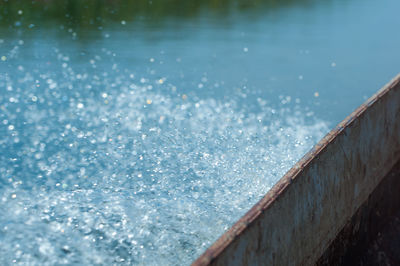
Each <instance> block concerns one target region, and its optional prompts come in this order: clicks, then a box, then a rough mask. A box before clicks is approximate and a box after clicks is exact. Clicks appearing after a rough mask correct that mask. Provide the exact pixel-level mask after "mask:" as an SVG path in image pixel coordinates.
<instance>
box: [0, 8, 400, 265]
mask: <svg viewBox="0 0 400 266" xmlns="http://www.w3.org/2000/svg"><path fill="white" fill-rule="evenodd" d="M66 2H68V3H69V5H65V6H63V5H60V6H59V7H58V8H57V9H54V10H61V11H57V12H61V15H60V13H51V12H53V11H52V10H53V9H52V1H48V2H43V3H40V2H35V1H34V2H30V1H26V3H25V4H24V1H20V2H18V3H17V4H15V3H11V2H9V1H3V2H0V8H2V9H1V10H2V11H0V22H1V23H0V264H2V265H14V264H18V265H27V264H28V265H56V264H57V265H58V264H68V265H71V264H72V265H112V264H116V265H117V264H118V265H119V264H121V265H132V264H139V265H182V264H184V265H185V264H189V263H190V262H191V261H192V260H194V259H195V258H196V257H197V256H199V255H200V254H201V253H202V252H203V251H204V250H205V249H206V248H207V247H208V246H209V245H210V244H211V243H212V242H213V241H215V240H216V239H217V238H218V236H220V235H221V234H222V233H223V232H224V231H225V230H226V229H228V228H229V226H231V225H232V224H233V223H234V222H235V221H236V220H237V219H238V218H240V216H242V215H243V214H244V213H245V212H246V211H247V210H248V209H249V208H250V207H251V206H252V205H253V204H254V203H256V202H257V201H258V200H259V199H260V198H261V197H262V196H263V195H264V194H265V193H266V192H267V191H268V190H269V189H270V188H271V187H272V186H273V184H274V183H275V182H276V181H277V180H278V179H279V178H280V177H281V176H282V175H283V174H284V173H285V172H286V171H287V170H288V169H289V168H290V167H291V166H292V165H293V164H294V163H295V162H296V161H297V160H298V159H300V158H301V157H302V156H303V155H304V154H305V152H307V151H308V150H309V149H310V148H311V147H312V145H314V144H315V143H316V142H317V141H318V140H319V139H320V138H321V137H323V135H324V134H325V133H327V132H328V131H329V129H331V128H333V127H334V126H335V125H336V123H338V122H339V121H340V120H342V119H343V118H344V117H345V116H346V115H347V114H349V113H350V112H351V111H353V110H354V109H355V108H356V107H357V106H358V105H359V104H361V103H362V102H363V101H365V99H366V98H368V97H369V96H371V95H372V94H373V93H374V92H375V91H376V90H377V89H378V88H379V87H381V86H382V85H383V84H385V83H386V82H388V81H389V80H390V78H391V77H393V76H394V75H395V74H396V73H397V72H398V71H399V70H400V61H399V60H398V56H397V55H398V47H400V35H399V34H397V31H398V28H399V26H400V21H399V19H398V16H397V10H398V8H399V7H400V2H398V1H396V0H383V1H374V0H366V1H365V0H364V1H361V0H349V1H344V0H327V1H311V0H309V1H307V0H299V1H289V0H288V1H282V3H281V4H279V5H278V4H274V3H273V2H274V1H266V2H265V3H260V2H257V1H254V2H250V4H249V6H242V4H243V3H242V2H241V1H233V0H232V1H225V2H223V6H222V7H220V9H218V8H215V9H214V8H212V7H211V6H203V5H204V4H200V3H193V6H189V7H186V6H183V4H182V3H181V4H182V5H181V4H179V5H178V4H176V5H175V8H171V7H170V9H166V8H167V7H165V6H164V5H163V4H162V3H161V2H159V1H154V2H155V4H154V5H152V4H149V3H147V2H146V5H145V8H143V9H139V8H138V10H140V12H139V11H138V12H137V13H129V12H131V9H129V8H130V5H128V4H126V3H130V2H129V1H125V2H124V1H121V2H120V3H119V5H121V6H122V7H124V8H121V6H118V3H117V4H115V5H111V4H110V5H111V6H107V5H105V6H103V7H100V9H98V11H96V12H100V13H99V14H102V15H96V16H93V18H92V17H90V14H92V13H93V12H94V11H93V12H92V11H91V10H92V9H91V8H92V7H90V6H88V7H87V8H86V6H85V5H78V6H79V7H78V8H76V7H75V9H74V8H73V6H71V5H70V4H71V3H73V2H74V1H66ZM89 2H90V3H92V4H93V3H100V2H101V1H86V2H85V3H89ZM139 2H143V1H138V3H139ZM177 2H179V1H177ZM205 2H207V1H205ZM124 5H126V6H124ZM147 5H148V6H147ZM85 8H86V9H87V10H88V11H85V12H87V13H84V11H82V10H84V9H85ZM135 8H136V6H135V5H133V9H132V10H136V9H135ZM186 8H187V9H186ZM124 9H126V10H128V11H126V12H125V13H124V12H123V11H124ZM73 10H75V11H73ZM76 10H78V11H79V12H81V13H79V12H78V11H76ZM93 10H94V9H93ZM99 10H100V11H99ZM163 10H164V11H163ZM180 10H181V12H180ZM189 11H190V12H189ZM54 12H56V11H54ZM74 12H78V13H79V14H80V15H76V13H74ZM91 12H92V13H91ZM132 12H133V11H132ZM82 14H83V15H82ZM78 18H79V19H80V20H78ZM271 230H273V229H271Z"/></svg>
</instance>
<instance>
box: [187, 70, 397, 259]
mask: <svg viewBox="0 0 400 266" xmlns="http://www.w3.org/2000/svg"><path fill="white" fill-rule="evenodd" d="M399 159H400V75H399V76H397V77H396V78H395V79H394V80H392V81H391V82H390V83H389V84H388V85H386V86H385V87H384V88H382V89H381V90H380V91H378V92H377V93H376V94H375V95H374V96H372V97H371V98H370V99H369V100H367V102H365V103H364V104H362V105H361V106H360V107H359V108H358V109H356V110H355V111H354V112H353V113H352V114H351V115H349V116H348V117H347V118H346V119H345V120H344V121H343V122H341V123H340V124H339V125H338V126H337V127H336V128H335V129H334V130H332V131H331V132H330V133H328V134H327V135H326V136H325V137H324V138H323V139H322V140H321V141H320V142H319V143H318V144H317V145H316V146H315V147H314V148H313V149H312V150H311V151H310V152H309V153H308V154H306V155H305V156H304V157H303V158H302V159H301V160H300V161H299V162H298V163H297V164H296V165H295V166H294V167H293V168H292V169H291V170H289V171H288V173H287V174H286V175H285V176H284V177H282V178H281V180H280V181H279V182H278V183H277V184H276V185H275V186H274V187H273V188H272V189H271V190H270V191H269V192H268V193H267V194H266V195H265V197H264V198H263V199H261V200H260V201H259V202H258V203H257V204H256V205H255V206H253V207H252V208H251V210H250V211H249V212H248V213H247V214H246V215H245V216H244V217H242V218H241V219H240V220H239V221H238V222H237V223H236V224H235V225H234V226H233V227H231V228H230V229H229V230H228V231H227V232H226V233H225V234H223V235H222V236H221V237H220V238H219V239H218V240H217V241H216V242H215V243H214V244H213V245H212V246H211V247H210V248H209V249H208V250H207V251H206V252H205V253H204V254H203V255H202V256H200V257H199V258H198V259H197V260H196V261H195V262H194V263H193V265H209V264H211V265H312V264H315V263H316V262H317V260H318V259H319V258H320V257H321V256H322V255H323V253H324V251H325V250H326V249H327V248H328V247H329V246H330V244H331V243H332V242H333V240H334V239H335V237H336V236H337V235H338V233H339V232H340V231H341V230H342V228H343V227H344V226H345V225H346V223H347V222H348V221H349V220H350V219H351V217H352V216H353V214H354V213H355V212H356V211H357V210H358V209H359V207H360V206H361V205H362V204H363V203H364V202H365V201H366V200H367V198H368V196H369V195H370V194H371V192H372V191H373V190H374V189H375V187H376V186H377V185H378V184H379V183H380V182H381V180H382V179H383V178H384V176H385V175H386V174H387V173H388V172H389V171H390V169H392V167H393V166H394V165H395V163H396V162H397V161H398V160H399Z"/></svg>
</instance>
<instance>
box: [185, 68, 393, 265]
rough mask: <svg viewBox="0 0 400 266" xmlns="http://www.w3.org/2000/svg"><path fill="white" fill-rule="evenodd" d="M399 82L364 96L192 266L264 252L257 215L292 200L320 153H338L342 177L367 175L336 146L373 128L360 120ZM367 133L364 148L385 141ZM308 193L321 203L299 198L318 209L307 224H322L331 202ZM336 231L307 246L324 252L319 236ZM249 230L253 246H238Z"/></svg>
mask: <svg viewBox="0 0 400 266" xmlns="http://www.w3.org/2000/svg"><path fill="white" fill-rule="evenodd" d="M399 84H400V75H398V76H397V77H396V78H394V79H393V80H392V81H391V82H390V83H389V84H388V85H386V86H384V87H383V88H382V89H381V90H379V91H378V92H377V93H376V94H374V95H373V96H372V97H371V98H369V99H368V100H367V101H366V102H365V103H364V104H362V105H361V106H360V107H358V108H357V109H356V110H355V111H354V112H352V113H351V114H350V115H349V116H348V117H347V118H346V119H344V120H343V121H342V122H341V123H339V124H338V125H337V126H336V127H335V128H334V129H333V130H331V131H330V132H329V133H328V134H327V135H326V136H325V137H324V138H323V139H322V140H321V141H320V142H319V143H318V144H316V145H315V146H314V147H313V148H312V149H311V151H309V152H308V153H307V154H306V155H305V156H304V157H303V158H302V159H300V160H299V162H297V163H296V165H294V166H293V167H292V168H291V169H290V170H289V171H288V172H287V173H286V174H285V175H284V176H283V177H282V178H281V179H280V180H279V181H278V182H277V183H276V184H275V185H274V186H273V187H272V188H271V190H270V191H269V192H268V193H267V194H266V195H265V196H264V197H263V198H262V199H261V200H260V201H259V202H258V203H256V204H255V205H254V206H253V207H252V208H251V209H250V210H249V211H248V212H247V213H246V214H245V215H244V216H243V217H242V218H240V219H239V221H238V222H236V223H235V225H233V226H232V227H231V228H230V229H229V230H228V231H227V232H225V233H224V234H223V235H222V236H221V237H220V238H219V239H218V240H217V241H216V242H215V243H214V244H213V245H212V246H211V247H210V248H208V249H207V250H206V251H205V252H204V253H203V254H202V255H201V256H200V257H199V258H198V259H197V260H196V261H194V262H193V264H192V265H194V266H200V265H209V264H214V263H216V264H227V261H226V260H224V258H222V254H223V253H224V252H231V253H229V257H230V259H231V261H233V260H234V261H235V264H241V265H246V264H250V263H251V261H252V260H253V259H256V258H254V257H252V256H254V254H253V253H252V252H253V251H252V250H251V249H252V247H254V249H255V250H257V254H258V253H261V250H265V249H263V247H262V243H263V240H265V239H263V235H262V234H263V233H265V232H266V230H268V229H269V228H265V226H266V225H263V223H262V222H261V217H262V216H263V217H265V215H268V214H270V213H269V212H273V213H271V214H270V215H271V216H272V215H274V214H275V213H276V212H277V211H276V210H275V209H274V210H272V209H273V208H272V207H274V205H277V204H278V203H277V201H285V200H286V198H293V197H294V196H293V195H291V194H290V193H292V194H293V193H296V191H295V190H293V189H291V190H290V189H289V188H290V187H291V186H292V185H299V184H300V183H299V184H295V181H296V180H297V179H299V178H300V179H304V178H306V177H307V175H310V174H316V173H318V171H317V172H315V171H314V170H312V169H311V168H313V169H314V168H315V167H317V168H318V167H319V166H318V165H317V163H314V162H315V161H317V160H318V158H319V157H321V156H322V155H325V157H326V156H328V155H330V154H324V153H328V152H332V151H336V150H335V149H340V153H338V155H335V154H332V156H333V157H332V159H337V160H339V159H340V158H335V157H334V156H341V154H343V155H345V157H346V158H345V159H344V162H343V166H345V168H346V169H344V170H343V171H344V173H347V174H346V175H345V176H344V177H341V178H347V179H350V178H351V174H352V173H356V171H361V172H362V173H366V171H367V170H366V168H365V167H366V166H365V165H364V164H363V162H362V160H361V157H360V155H359V156H358V157H352V156H353V155H352V154H353V153H350V154H346V152H345V150H344V147H338V148H336V146H340V145H342V143H341V142H343V143H346V144H347V145H350V144H349V143H348V141H350V140H347V139H346V138H345V137H347V136H346V135H347V134H348V132H349V133H350V134H353V135H354V134H355V133H353V132H352V130H353V131H354V132H356V131H357V130H358V131H360V132H361V126H363V127H364V128H365V127H368V126H369V127H373V124H374V123H379V121H374V120H373V119H371V118H370V117H366V118H365V117H364V116H366V112H367V111H368V110H369V109H371V108H373V106H376V105H377V104H379V102H381V101H382V100H383V99H385V100H386V101H388V100H390V99H389V96H388V94H390V93H391V92H392V93H396V95H399V94H400V85H399ZM394 90H396V91H395V92H393V91H394ZM397 97H398V98H399V99H400V96H397ZM399 105H400V102H398V103H397V107H396V108H397V110H396V112H397V113H399V112H400V107H399ZM383 111H385V112H386V110H383ZM390 111H393V110H389V111H387V112H390ZM371 112H372V111H371ZM371 112H370V113H371ZM370 116H371V117H372V118H374V117H375V116H373V115H370ZM361 119H363V120H362V122H363V124H362V125H361V126H360V121H361ZM357 123H358V124H357ZM384 125H385V127H388V126H389V125H388V123H384ZM392 126H394V127H398V129H400V126H398V125H397V124H393V125H392ZM358 131H357V132H358ZM386 131H388V129H386ZM368 133H369V132H361V133H360V134H364V135H366V136H367V137H370V138H371V140H369V139H367V142H368V141H369V142H368V143H366V144H365V145H368V144H371V145H372V144H375V145H377V142H379V141H381V142H382V141H383V142H384V140H382V139H379V138H381V137H380V136H372V135H371V136H368ZM353 135H352V136H353ZM364 135H363V137H364ZM339 136H343V138H340V140H338V137H339ZM376 139H377V140H376ZM352 141H359V140H357V139H352ZM335 142H336V143H335ZM337 143H338V144H337ZM336 144H337V145H336ZM397 144H398V145H399V142H398V141H397ZM386 145H390V144H386ZM328 147H329V148H330V150H329V151H328V150H327V149H328ZM359 147H360V151H359V152H362V149H363V145H361V144H359ZM370 148H371V147H370ZM372 148H375V147H372ZM397 148H398V147H396V149H397ZM398 150H400V149H398ZM395 151H396V152H397V150H395ZM397 154H398V156H400V152H397ZM376 155H377V156H379V154H376ZM348 156H349V157H348ZM361 156H363V155H362V154H361ZM386 157H387V156H386ZM394 159H395V158H393V160H394ZM375 161H376V158H375ZM323 163H325V161H323ZM390 163H392V162H388V163H387V166H386V164H383V165H384V166H385V167H389V166H390ZM392 164H393V163H392ZM320 167H326V168H327V169H331V170H334V169H333V168H332V166H329V165H327V164H326V163H325V164H324V165H321V166H320ZM368 167H369V168H368V171H369V172H368V173H379V169H374V165H368ZM390 167H391V166H390ZM381 171H382V170H381ZM346 176H347V177H346ZM347 179H343V180H347ZM343 180H342V179H338V180H336V179H334V180H333V181H332V180H330V181H329V182H333V183H331V185H332V184H333V185H337V184H342V183H343V182H345V181H343ZM313 182H322V183H321V184H319V185H318V186H323V185H324V182H328V181H326V180H324V179H323V178H321V180H314V181H313ZM340 182H342V183H340ZM346 182H350V181H346ZM303 183H304V182H303ZM306 184H307V183H306ZM343 184H345V183H343ZM346 184H347V183H346ZM371 184H372V183H371ZM371 184H367V186H373V185H371ZM313 185H314V186H316V185H315V184H313ZM340 188H341V187H340ZM368 188H369V189H371V188H370V187H368ZM303 189H306V188H303ZM289 190H290V191H289ZM344 191H345V192H346V193H344V192H342V191H338V192H337V193H339V194H340V196H341V197H342V198H343V200H352V197H354V198H355V199H357V200H358V198H357V197H358V196H357V193H360V192H359V191H357V186H354V187H348V188H345V189H344ZM288 193H289V194H290V195H289V194H288ZM299 193H300V192H299ZM310 193H311V192H310ZM313 193H314V194H312V196H315V197H321V199H320V200H321V201H320V202H313V200H312V198H310V199H306V200H304V202H306V204H308V205H307V206H306V207H305V208H314V209H315V208H317V209H318V210H319V216H317V215H315V213H314V212H313V213H311V214H309V215H308V216H307V217H309V218H310V221H312V222H315V221H316V220H318V219H319V220H320V222H321V223H326V221H325V220H323V218H324V216H323V215H324V213H325V212H326V210H324V206H323V205H324V204H328V203H329V199H330V198H329V197H331V196H329V195H327V196H326V198H323V196H324V195H319V194H318V193H322V192H318V191H316V192H313ZM315 193H316V194H315ZM286 194H288V196H287V197H286ZM303 196H304V195H303ZM307 196H308V195H307ZM310 197H311V196H310ZM342 198H341V199H342ZM343 202H347V201H343ZM293 203H296V202H293ZM282 204H283V203H282ZM310 204H314V205H315V206H314V207H311V206H312V205H310ZM318 204H319V205H318ZM354 204H355V206H356V205H357V204H359V205H360V204H361V203H358V202H356V203H354ZM286 207H288V208H290V206H286ZM338 209H340V208H338ZM279 211H281V212H290V211H291V210H279ZM294 211H296V210H294ZM329 215H331V216H332V215H333V216H332V217H334V215H340V214H336V213H329ZM338 217H339V216H338ZM295 218H296V219H297V217H294V218H293V219H295ZM349 218H350V217H349ZM270 219H272V218H270ZM321 219H322V220H321ZM268 221H270V220H268ZM304 222H306V221H303V220H301V221H299V226H301V225H302V223H304ZM278 223H279V222H278ZM296 226H297V225H296ZM322 226H327V225H325V224H323V225H321V227H322ZM301 229H302V228H297V229H293V230H301ZM340 229H341V228H326V230H325V232H317V233H320V234H321V236H320V238H321V239H322V240H318V241H320V242H318V241H317V244H316V245H315V246H314V247H308V250H309V251H312V252H315V253H321V252H322V251H321V249H324V248H326V247H327V246H328V245H329V243H330V241H332V239H328V240H324V237H325V236H326V237H328V238H329V237H330V236H332V235H335V234H337V233H338V231H339V230H340ZM252 230H253V231H254V230H255V232H257V234H256V237H255V239H254V240H253V239H252V240H251V241H253V242H255V243H256V244H254V243H251V242H248V243H242V242H245V241H250V240H248V239H247V240H246V239H245V236H244V234H245V233H247V234H250V233H252V232H253V231H252ZM270 230H277V231H279V230H280V228H273V229H270ZM305 230H308V229H305ZM250 231H251V232H250ZM296 232H297V231H296ZM278 233H279V232H277V233H276V234H278ZM290 233H291V232H290ZM270 234H275V232H270ZM274 236H275V235H274ZM281 237H285V235H284V234H283V233H282V234H281V235H278V236H276V239H279V240H280V241H281ZM294 237H295V236H294ZM241 239H244V240H243V241H240V240H241ZM282 241H288V240H287V236H286V240H282ZM296 241H298V243H302V241H303V242H304V240H302V239H296ZM272 244H275V245H278V243H272ZM281 244H282V243H281ZM305 244H308V243H305ZM243 245H245V248H243ZM228 247H229V248H230V250H229V251H227V249H228ZM232 252H233V253H232ZM265 252H266V251H265ZM293 252H294V251H293ZM250 253H251V254H250ZM286 255H289V254H286ZM260 256H264V257H265V256H266V254H261V255H260ZM279 256H283V255H282V254H281V255H279V254H276V253H275V252H274V251H271V254H270V257H271V261H273V262H278V261H280V260H281V261H284V260H285V258H283V259H282V258H280V257H279ZM315 256H316V255H315V254H303V258H301V255H299V256H298V259H299V260H298V261H297V262H294V261H292V263H293V264H300V265H305V264H308V263H309V262H310V260H312V258H314V257H315ZM293 257H295V256H293Z"/></svg>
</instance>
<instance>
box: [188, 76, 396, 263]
mask: <svg viewBox="0 0 400 266" xmlns="http://www.w3.org/2000/svg"><path fill="white" fill-rule="evenodd" d="M399 83H400V74H399V75H397V76H396V77H395V78H394V79H392V80H391V81H390V82H389V83H388V84H386V85H385V86H384V87H383V88H382V89H380V90H379V91H378V92H377V93H375V94H374V95H373V96H372V97H370V98H369V99H368V100H367V101H365V102H364V103H363V104H361V105H360V106H359V107H358V108H357V109H356V110H355V111H353V112H352V113H351V114H350V115H349V116H347V117H346V118H345V119H344V120H343V121H342V122H340V123H339V124H338V125H337V126H336V127H335V128H334V129H332V130H331V131H330V132H329V133H328V134H326V136H325V137H323V138H322V139H321V140H320V141H319V142H318V144H316V145H315V146H314V147H313V148H312V149H311V150H310V151H309V152H308V153H307V154H305V155H304V156H303V158H301V159H300V160H299V161H298V162H297V163H296V164H295V165H294V166H293V167H292V168H291V169H290V170H289V171H288V172H287V173H286V174H285V175H284V176H283V177H282V178H281V179H280V180H279V181H278V182H277V183H276V184H275V185H274V186H273V187H272V188H271V189H270V190H269V191H268V192H267V194H265V196H264V197H263V198H262V199H261V200H260V201H259V202H257V203H256V204H255V205H254V206H253V207H252V208H251V209H250V210H249V211H248V212H247V213H246V214H245V215H244V216H243V217H242V218H240V219H239V220H238V221H237V222H236V223H235V224H234V225H233V226H232V227H231V228H230V229H228V231H226V232H225V233H224V234H223V235H222V236H221V237H220V238H219V239H218V240H217V241H216V242H214V244H212V245H211V246H210V247H209V248H208V249H207V250H206V251H205V252H204V253H203V254H202V255H201V256H200V257H199V258H198V259H197V260H195V261H194V262H193V264H192V265H194V266H200V265H208V264H210V263H211V262H212V261H213V260H214V259H215V258H217V257H218V256H219V255H220V254H221V253H222V252H223V251H224V249H225V248H226V247H227V246H229V245H230V244H231V243H232V242H233V241H234V240H235V239H236V238H237V237H239V236H240V235H241V234H242V233H243V232H244V231H245V230H246V228H247V227H248V226H249V225H250V224H251V223H252V222H253V221H254V220H255V219H256V218H257V217H258V216H260V214H261V213H263V212H265V211H267V210H268V209H269V207H270V206H271V205H272V204H273V203H274V201H276V199H278V198H279V197H281V196H282V195H283V194H284V193H285V191H286V190H287V188H288V186H289V185H290V184H291V183H292V182H293V180H295V179H296V178H297V177H298V176H299V174H300V173H301V172H302V171H304V169H305V168H307V167H308V165H309V164H310V162H311V161H312V160H313V159H314V158H315V157H316V156H317V155H318V154H320V153H323V152H324V150H325V148H326V146H327V145H328V144H329V143H331V142H332V141H333V140H334V139H335V138H336V137H337V136H338V135H340V134H342V133H343V130H344V129H345V128H346V127H348V126H349V125H350V124H352V123H353V122H354V121H355V120H356V119H357V118H359V117H361V116H362V115H363V114H364V112H365V111H366V110H367V109H368V108H369V107H371V106H372V105H374V103H376V102H378V101H379V100H380V99H381V98H382V97H383V96H384V95H385V94H387V93H388V92H389V91H390V90H391V89H392V88H393V87H395V86H396V85H397V84H399Z"/></svg>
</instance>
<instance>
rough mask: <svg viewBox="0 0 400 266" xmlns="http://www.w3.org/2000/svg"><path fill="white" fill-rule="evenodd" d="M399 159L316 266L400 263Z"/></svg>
mask: <svg viewBox="0 0 400 266" xmlns="http://www.w3.org/2000/svg"><path fill="white" fill-rule="evenodd" d="M399 191H400V161H398V162H397V163H396V165H395V166H394V167H393V168H392V170H391V171H390V173H389V174H387V175H386V176H385V177H384V179H383V180H382V181H381V182H380V183H379V185H378V186H377V187H376V188H375V189H374V191H373V192H372V193H371V194H370V196H369V197H368V199H367V200H366V201H365V202H364V203H363V204H362V205H361V207H360V208H359V209H358V210H357V211H356V213H355V214H353V216H352V218H351V219H350V220H349V221H348V222H347V223H346V225H345V226H344V227H343V228H342V230H341V231H340V233H339V234H338V235H337V236H336V237H335V240H334V241H333V242H332V243H331V245H330V246H329V247H328V249H326V250H325V252H324V254H323V256H322V257H321V258H320V259H319V260H318V261H317V263H316V264H317V265H400V193H399Z"/></svg>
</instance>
